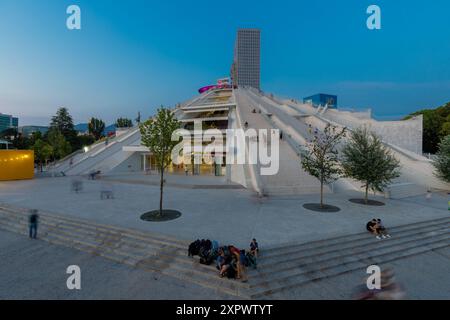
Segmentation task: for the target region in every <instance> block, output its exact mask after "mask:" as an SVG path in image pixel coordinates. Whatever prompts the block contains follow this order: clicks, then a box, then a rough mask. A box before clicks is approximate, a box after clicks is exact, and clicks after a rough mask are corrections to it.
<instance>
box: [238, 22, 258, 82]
mask: <svg viewBox="0 0 450 320" xmlns="http://www.w3.org/2000/svg"><path fill="white" fill-rule="evenodd" d="M260 78H261V31H260V30H258V29H239V30H238V32H237V38H236V43H235V46H234V59H233V65H232V67H231V79H232V82H233V86H234V87H239V86H243V87H252V88H255V89H258V90H259V89H260Z"/></svg>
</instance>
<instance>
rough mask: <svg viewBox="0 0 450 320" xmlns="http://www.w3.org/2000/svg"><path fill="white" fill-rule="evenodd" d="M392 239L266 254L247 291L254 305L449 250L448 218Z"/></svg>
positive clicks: (356, 239)
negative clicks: (374, 267)
mask: <svg viewBox="0 0 450 320" xmlns="http://www.w3.org/2000/svg"><path fill="white" fill-rule="evenodd" d="M389 232H390V234H391V235H392V238H390V239H385V240H378V239H376V238H375V237H374V236H373V235H371V234H369V233H368V232H363V233H360V234H353V235H346V236H340V237H336V238H331V239H326V240H319V241H314V242H309V243H300V244H290V245H284V246H282V247H274V248H270V249H266V250H265V251H264V252H263V257H264V258H263V259H261V263H259V265H258V272H257V273H256V274H255V275H254V277H255V279H254V281H253V282H252V283H251V285H250V292H251V294H250V296H251V298H254V299H264V298H267V297H274V295H275V296H276V295H277V294H279V293H283V292H284V291H287V290H289V289H293V288H296V287H300V286H302V285H305V284H308V283H311V282H313V281H318V280H322V279H327V278H331V277H336V276H339V275H342V274H345V273H348V272H352V271H355V270H366V268H367V267H368V266H370V265H373V264H376V265H382V264H385V263H388V262H391V261H395V260H399V259H403V258H406V257H410V256H414V255H418V254H421V253H424V252H427V251H431V250H437V249H442V248H445V247H448V246H450V217H445V218H440V219H434V220H428V221H423V222H417V223H412V224H408V225H402V226H397V227H393V228H389Z"/></svg>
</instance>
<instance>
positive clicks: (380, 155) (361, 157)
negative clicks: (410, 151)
mask: <svg viewBox="0 0 450 320" xmlns="http://www.w3.org/2000/svg"><path fill="white" fill-rule="evenodd" d="M341 163H342V168H343V170H344V174H345V176H347V177H349V178H353V179H355V180H358V181H362V182H363V183H364V185H363V187H364V188H365V197H364V200H365V202H366V204H367V203H368V191H369V189H371V190H373V191H383V189H384V188H385V187H386V186H387V185H388V184H389V183H390V182H391V181H392V179H395V178H397V177H399V176H400V173H399V171H398V168H399V161H398V160H397V159H395V157H394V156H393V155H392V154H391V152H390V151H389V150H388V149H387V148H386V147H385V146H384V145H383V143H382V142H381V140H380V138H379V137H378V136H377V135H375V134H374V133H373V132H369V131H368V130H367V128H359V129H357V130H354V131H353V132H352V134H351V136H350V140H349V142H348V143H347V144H346V145H345V146H344V148H343V150H342V162H341Z"/></svg>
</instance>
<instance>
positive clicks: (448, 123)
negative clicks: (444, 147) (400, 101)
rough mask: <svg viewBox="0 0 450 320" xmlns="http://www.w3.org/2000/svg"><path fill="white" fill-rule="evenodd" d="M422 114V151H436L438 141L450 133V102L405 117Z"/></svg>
mask: <svg viewBox="0 0 450 320" xmlns="http://www.w3.org/2000/svg"><path fill="white" fill-rule="evenodd" d="M417 115H423V151H424V152H429V153H436V152H437V150H438V145H439V142H440V141H441V140H442V139H443V138H444V137H445V136H447V135H449V134H450V102H448V103H446V104H445V105H443V106H441V107H438V108H436V109H424V110H420V111H417V112H414V113H412V114H411V115H409V116H407V117H406V118H405V119H406V120H407V119H410V118H412V117H414V116H417Z"/></svg>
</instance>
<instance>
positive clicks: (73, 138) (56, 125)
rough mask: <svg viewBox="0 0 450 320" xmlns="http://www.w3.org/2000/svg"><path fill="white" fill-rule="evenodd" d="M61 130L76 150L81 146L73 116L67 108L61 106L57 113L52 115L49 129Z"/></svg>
mask: <svg viewBox="0 0 450 320" xmlns="http://www.w3.org/2000/svg"><path fill="white" fill-rule="evenodd" d="M55 130H56V131H59V132H60V133H61V134H62V135H63V136H64V138H65V139H66V140H67V141H68V142H69V143H70V146H71V148H72V149H74V150H76V149H78V148H79V146H78V139H77V135H78V134H77V131H76V130H75V126H74V125H73V119H72V116H71V115H70V114H69V110H68V109H67V108H64V107H61V108H59V109H58V111H57V112H56V115H54V116H53V117H52V120H51V122H50V129H49V131H55Z"/></svg>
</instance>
